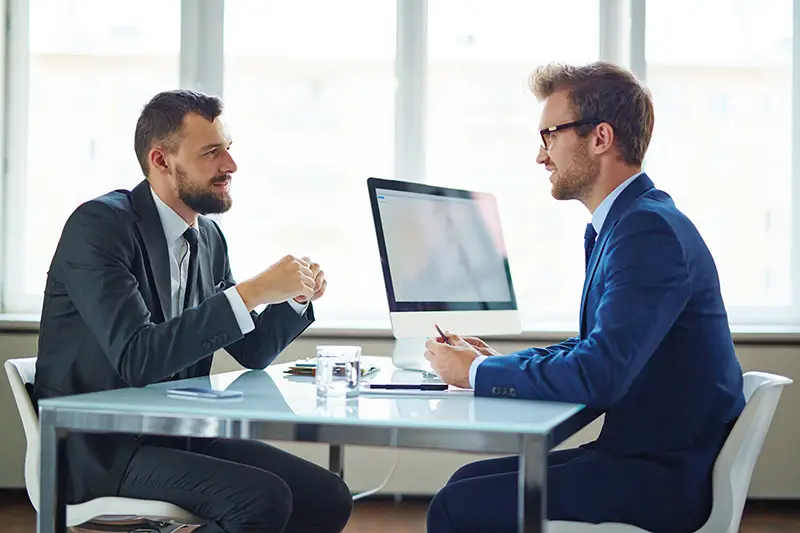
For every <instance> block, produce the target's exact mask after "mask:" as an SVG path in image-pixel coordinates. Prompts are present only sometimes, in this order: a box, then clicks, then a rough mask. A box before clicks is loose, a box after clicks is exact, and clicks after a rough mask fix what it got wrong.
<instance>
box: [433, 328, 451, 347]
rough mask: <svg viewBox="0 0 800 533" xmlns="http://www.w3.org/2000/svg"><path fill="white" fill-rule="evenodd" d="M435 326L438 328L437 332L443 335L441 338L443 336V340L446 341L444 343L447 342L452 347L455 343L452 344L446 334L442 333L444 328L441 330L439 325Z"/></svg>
mask: <svg viewBox="0 0 800 533" xmlns="http://www.w3.org/2000/svg"><path fill="white" fill-rule="evenodd" d="M434 326H436V331H438V332H439V335H441V336H442V338H443V339H444V342H446V343H447V344H449V345H450V346H452V345H453V343H452V342H450V339H448V338H447V335H445V334H444V332H443V331H442V328H440V327H439V325H438V324H434Z"/></svg>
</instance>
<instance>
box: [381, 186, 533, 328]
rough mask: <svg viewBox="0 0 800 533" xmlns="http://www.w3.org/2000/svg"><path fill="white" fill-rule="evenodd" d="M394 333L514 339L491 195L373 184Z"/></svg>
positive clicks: (510, 294) (516, 321) (511, 300)
mask: <svg viewBox="0 0 800 533" xmlns="http://www.w3.org/2000/svg"><path fill="white" fill-rule="evenodd" d="M367 186H368V189H369V196H370V203H371V205H372V215H373V220H374V223H375V232H376V235H377V238H378V248H379V250H380V256H381V264H382V268H383V279H384V284H385V287H386V297H387V299H388V302H389V316H390V319H391V323H392V333H393V335H394V337H395V338H397V339H406V338H407V339H412V338H423V339H424V338H426V337H432V336H436V329H435V328H434V324H438V325H439V326H440V327H441V328H442V329H449V330H451V331H453V332H456V333H458V334H460V335H507V334H508V335H511V334H516V333H520V331H521V324H520V318H519V311H518V309H517V300H516V296H515V295H514V286H513V283H512V281H511V271H510V269H509V264H508V255H507V253H506V246H505V241H504V239H503V232H502V229H501V225H500V214H499V211H498V208H497V200H496V198H495V197H494V195H492V194H488V193H478V192H472V191H466V190H461V189H451V188H446V187H438V186H434V185H428V184H422V183H413V182H405V181H395V180H386V179H378V178H369V179H368V180H367Z"/></svg>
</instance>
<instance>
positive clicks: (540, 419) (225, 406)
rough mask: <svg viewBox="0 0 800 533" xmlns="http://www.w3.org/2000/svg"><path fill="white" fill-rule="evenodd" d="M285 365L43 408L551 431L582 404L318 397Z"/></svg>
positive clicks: (408, 376) (377, 362) (386, 377)
mask: <svg viewBox="0 0 800 533" xmlns="http://www.w3.org/2000/svg"><path fill="white" fill-rule="evenodd" d="M363 364H364V365H365V366H366V365H374V366H377V367H379V368H380V370H379V371H378V373H377V374H375V375H373V376H371V377H368V378H367V379H371V380H372V381H374V382H376V383H378V382H385V381H391V382H409V381H421V379H422V375H421V373H418V372H413V371H403V370H398V369H396V368H395V367H394V366H393V365H392V363H391V359H390V358H386V357H368V356H367V357H364V358H363ZM289 366H290V364H281V365H273V366H271V367H269V368H268V369H267V370H246V371H235V372H227V373H223V374H215V375H212V376H208V377H203V378H195V379H188V380H182V381H172V382H167V383H158V384H155V385H150V386H147V387H143V388H126V389H116V390H111V391H103V392H96V393H89V394H80V395H75V396H67V397H61V398H50V399H47V400H41V401H40V402H39V404H40V407H43V408H56V409H71V410H80V411H96V412H105V413H109V412H110V413H115V414H121V415H125V414H130V415H145V416H146V415H155V416H173V417H196V416H203V417H215V418H220V419H236V420H242V421H251V422H255V421H286V422H293V423H329V424H346V425H365V426H388V427H398V428H430V429H434V428H435V429H465V430H479V431H489V432H503V433H519V434H542V435H545V434H548V433H549V432H550V431H552V430H553V429H554V428H556V427H558V426H559V425H560V424H561V423H562V422H564V421H566V420H567V419H569V418H570V417H572V416H573V415H575V414H577V413H578V412H580V411H581V410H582V409H583V406H582V405H576V404H566V403H554V402H539V401H530V400H519V399H508V398H482V397H475V396H473V395H472V394H471V393H464V392H461V391H459V392H455V393H452V394H451V393H432V394H430V395H414V396H408V395H393V394H391V393H386V394H380V395H376V394H365V393H363V392H362V394H361V395H360V396H359V397H358V398H354V399H350V400H345V399H339V398H329V399H317V395H316V388H315V386H314V378H313V377H305V376H294V375H288V374H286V373H285V372H286V369H287V368H288V367H289ZM175 387H205V388H213V389H218V390H226V389H227V390H238V391H242V392H243V393H244V394H243V396H242V397H241V398H240V399H234V400H199V399H184V398H173V397H168V396H167V390H168V389H171V388H175Z"/></svg>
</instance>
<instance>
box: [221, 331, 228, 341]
mask: <svg viewBox="0 0 800 533" xmlns="http://www.w3.org/2000/svg"><path fill="white" fill-rule="evenodd" d="M219 340H220V341H222V342H228V334H227V333H220V334H219Z"/></svg>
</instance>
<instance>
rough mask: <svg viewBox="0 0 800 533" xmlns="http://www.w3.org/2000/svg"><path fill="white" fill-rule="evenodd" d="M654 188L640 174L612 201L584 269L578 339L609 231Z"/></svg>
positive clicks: (584, 323)
mask: <svg viewBox="0 0 800 533" xmlns="http://www.w3.org/2000/svg"><path fill="white" fill-rule="evenodd" d="M653 187H654V185H653V182H652V181H651V180H650V178H649V177H648V176H647V174H644V173H642V175H641V176H639V177H638V178H636V179H635V180H633V181H632V182H631V184H630V185H628V186H627V187H626V188H625V190H623V191H622V192H621V193H620V195H619V196H617V199H616V200H614V203H613V205H612V206H611V209H610V210H609V212H608V216H607V217H606V219H605V221H604V222H603V227H602V229H601V230H600V234H599V235H598V236H597V243H596V244H595V245H594V249H593V250H592V255H591V257H590V258H589V265H588V267H587V268H586V277H585V278H584V281H583V292H582V293H581V312H580V332H579V334H580V338H582V339H583V338H586V335H587V333H588V332H587V331H586V305H587V302H586V295H587V294H588V292H589V287H591V286H592V280H593V279H594V273H595V271H596V270H597V265H598V263H600V257H601V256H602V255H603V249H604V248H605V246H606V243H607V242H608V237H609V235H611V231H612V230H613V229H614V226H616V224H617V221H618V220H619V217H620V216H622V213H624V212H625V211H626V210H627V209H628V207H630V205H631V204H632V203H633V202H634V201H636V199H637V198H639V197H640V196H641V195H643V194H644V193H646V192H647V191H649V190H650V189H652V188H653Z"/></svg>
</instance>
